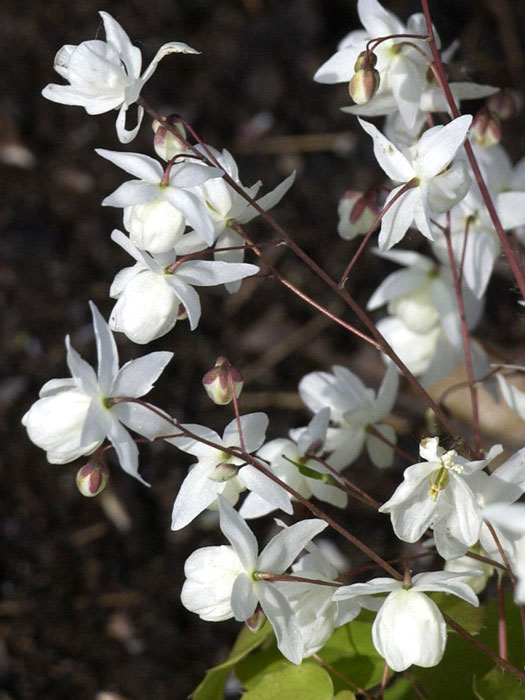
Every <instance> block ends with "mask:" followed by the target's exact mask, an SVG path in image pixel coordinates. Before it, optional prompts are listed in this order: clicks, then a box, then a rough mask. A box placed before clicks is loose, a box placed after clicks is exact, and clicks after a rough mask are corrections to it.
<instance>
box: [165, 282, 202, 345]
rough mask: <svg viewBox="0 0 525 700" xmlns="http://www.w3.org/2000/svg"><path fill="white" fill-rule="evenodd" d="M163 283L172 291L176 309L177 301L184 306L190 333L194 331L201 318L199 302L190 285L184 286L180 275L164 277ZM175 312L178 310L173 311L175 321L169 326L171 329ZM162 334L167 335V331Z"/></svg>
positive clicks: (184, 283)
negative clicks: (175, 300)
mask: <svg viewBox="0 0 525 700" xmlns="http://www.w3.org/2000/svg"><path fill="white" fill-rule="evenodd" d="M164 282H165V283H166V284H167V286H168V287H169V288H170V289H171V290H172V292H173V293H174V295H176V299H177V307H178V302H179V301H180V303H181V304H182V305H183V306H184V308H185V310H186V313H187V314H188V320H189V322H190V328H191V330H192V331H193V330H195V328H197V326H198V325H199V320H200V317H201V302H200V299H199V295H198V294H197V292H196V291H195V290H194V289H193V287H190V285H189V284H186V282H185V281H184V280H183V279H180V275H177V274H175V275H166V277H165V278H164ZM177 311H178V308H177V309H176V311H175V319H174V321H173V324H172V325H171V328H173V326H174V325H175V321H176V313H177ZM171 328H168V330H171ZM164 332H165V333H167V331H164ZM162 335H164V333H162Z"/></svg>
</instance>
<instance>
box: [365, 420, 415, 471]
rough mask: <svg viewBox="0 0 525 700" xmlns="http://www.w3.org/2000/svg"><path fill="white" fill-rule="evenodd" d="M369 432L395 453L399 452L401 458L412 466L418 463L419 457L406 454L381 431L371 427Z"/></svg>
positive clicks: (368, 428) (368, 429)
mask: <svg viewBox="0 0 525 700" xmlns="http://www.w3.org/2000/svg"><path fill="white" fill-rule="evenodd" d="M367 432H368V433H370V435H373V436H374V437H375V438H377V439H378V440H381V442H384V443H385V445H388V446H389V447H391V448H392V449H393V450H394V452H397V454H398V455H399V456H400V457H403V459H406V460H407V462H411V463H412V464H415V463H416V462H417V457H414V456H412V455H409V454H408V452H405V450H403V449H402V448H401V447H398V446H397V445H396V443H395V442H392V440H389V439H388V438H387V437H385V436H384V435H383V433H382V432H381V431H380V430H378V429H377V428H376V427H375V426H373V425H369V426H368V427H367Z"/></svg>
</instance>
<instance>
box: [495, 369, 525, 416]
mask: <svg viewBox="0 0 525 700" xmlns="http://www.w3.org/2000/svg"><path fill="white" fill-rule="evenodd" d="M496 379H497V380H498V384H499V388H500V391H501V395H502V396H503V400H504V401H505V403H506V404H507V405H508V406H510V407H511V408H512V410H513V411H514V412H515V413H517V414H518V416H519V417H520V418H521V419H522V420H525V394H524V393H523V391H520V390H519V389H516V387H515V386H513V385H512V384H510V382H508V381H507V380H506V378H505V377H503V376H502V375H501V374H497V375H496Z"/></svg>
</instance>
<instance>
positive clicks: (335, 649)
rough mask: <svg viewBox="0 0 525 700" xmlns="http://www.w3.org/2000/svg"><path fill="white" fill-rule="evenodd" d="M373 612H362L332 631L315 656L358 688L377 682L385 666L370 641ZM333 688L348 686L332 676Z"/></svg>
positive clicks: (369, 686)
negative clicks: (317, 655)
mask: <svg viewBox="0 0 525 700" xmlns="http://www.w3.org/2000/svg"><path fill="white" fill-rule="evenodd" d="M374 618H375V615H374V613H370V612H368V611H366V610H365V611H362V612H361V614H360V615H359V617H357V618H356V619H355V620H352V621H351V622H348V623H347V624H346V625H343V627H339V628H338V629H336V630H335V632H334V633H333V635H332V636H331V637H330V639H329V640H328V641H327V642H326V644H325V645H324V647H323V648H322V649H321V650H320V651H319V652H318V654H319V656H320V657H321V658H322V659H323V660H324V661H326V662H327V663H329V664H330V665H331V666H333V667H334V668H335V669H336V670H337V671H339V673H342V674H343V675H344V676H346V677H347V678H349V679H350V680H351V681H352V682H353V683H355V684H356V685H358V686H360V687H361V688H365V689H366V688H371V687H372V686H375V685H377V684H378V683H381V679H382V677H383V671H384V668H385V661H384V659H383V658H382V657H381V656H380V655H379V654H378V653H377V651H376V650H375V647H374V645H373V643H372V623H373V621H374ZM332 680H333V682H334V686H335V689H336V691H339V690H344V689H346V688H347V687H348V686H346V685H345V683H344V681H341V680H340V679H339V678H337V677H336V676H333V678H332Z"/></svg>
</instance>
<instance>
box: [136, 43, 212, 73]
mask: <svg viewBox="0 0 525 700" xmlns="http://www.w3.org/2000/svg"><path fill="white" fill-rule="evenodd" d="M170 53H193V54H198V53H200V51H197V50H196V49H192V48H191V46H188V44H185V43H184V42H182V41H170V42H168V43H167V44H163V45H162V46H161V47H160V49H159V50H158V51H157V53H156V54H155V57H154V58H153V60H152V62H151V63H150V64H149V66H148V67H147V68H146V70H145V71H144V73H143V75H142V77H141V82H142V83H145V82H146V80H149V79H150V78H151V76H152V75H153V73H154V71H155V69H156V68H157V65H158V64H159V62H160V61H161V60H162V59H163V58H164V56H167V55H168V54H170Z"/></svg>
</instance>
